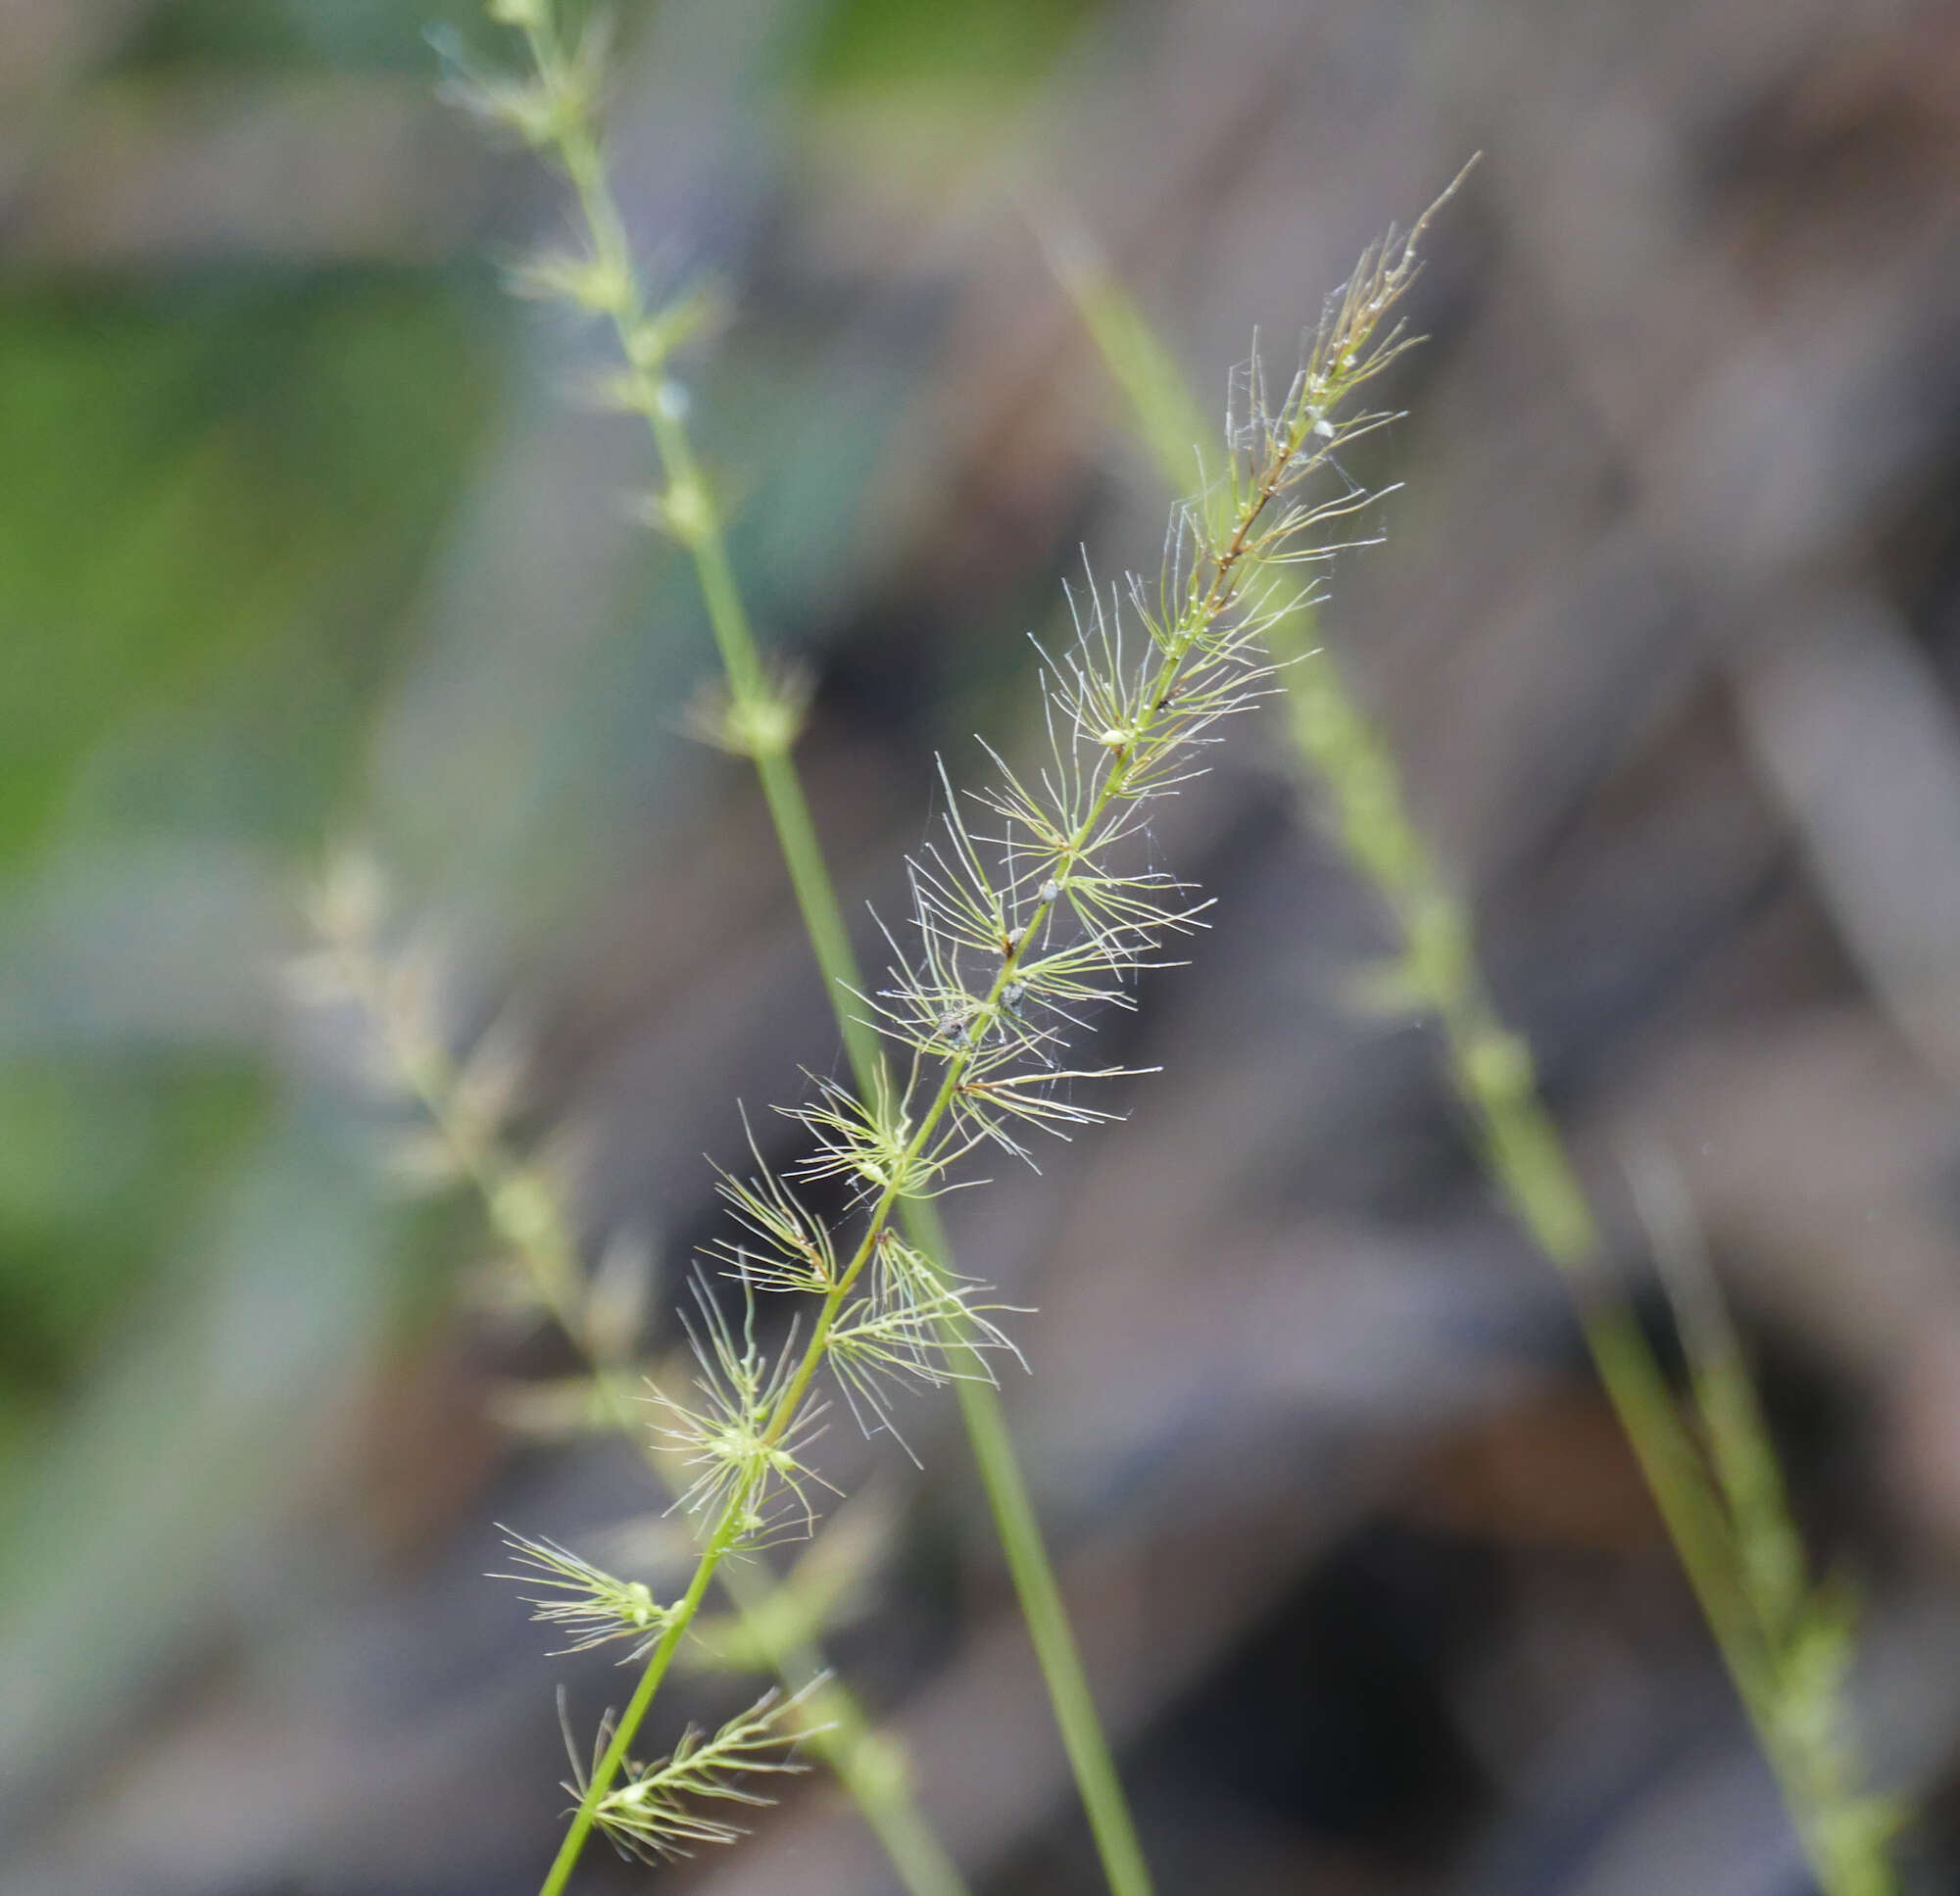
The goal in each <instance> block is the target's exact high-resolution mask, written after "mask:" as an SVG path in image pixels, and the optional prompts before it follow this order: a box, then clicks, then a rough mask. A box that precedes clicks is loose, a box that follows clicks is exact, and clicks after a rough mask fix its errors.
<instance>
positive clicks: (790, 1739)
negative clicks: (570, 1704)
mask: <svg viewBox="0 0 1960 1896" xmlns="http://www.w3.org/2000/svg"><path fill="white" fill-rule="evenodd" d="M811 1689H812V1688H810V1687H806V1688H805V1690H804V1691H802V1692H799V1693H797V1694H795V1695H794V1696H793V1697H788V1698H786V1697H784V1695H783V1694H782V1693H781V1692H779V1691H768V1692H764V1693H763V1694H762V1696H761V1697H760V1699H758V1700H757V1701H756V1703H755V1704H754V1705H752V1706H750V1708H749V1709H748V1710H747V1711H746V1712H743V1713H740V1714H738V1715H737V1716H736V1717H734V1718H732V1719H730V1720H729V1721H728V1723H727V1724H725V1725H724V1726H722V1727H721V1728H720V1729H719V1730H718V1731H717V1732H715V1734H714V1735H713V1736H712V1737H709V1736H707V1735H706V1734H705V1733H704V1732H702V1731H701V1730H700V1729H699V1728H698V1727H697V1726H688V1728H687V1729H686V1730H685V1731H683V1732H682V1733H681V1736H680V1742H679V1743H678V1744H676V1745H675V1746H674V1748H673V1750H672V1751H671V1752H669V1753H668V1754H667V1756H666V1757H664V1758H662V1759H660V1760H658V1761H657V1762H656V1763H654V1764H651V1765H640V1764H635V1763H633V1762H632V1761H630V1760H628V1761H627V1762H626V1764H625V1766H624V1768H623V1771H622V1772H621V1776H620V1781H619V1782H618V1783H617V1784H616V1785H615V1786H613V1788H612V1789H610V1790H608V1791H606V1792H605V1793H604V1794H603V1795H602V1796H601V1797H600V1798H599V1799H598V1802H597V1803H596V1805H595V1806H594V1814H593V1821H594V1823H595V1824H596V1825H597V1826H598V1828H599V1829H601V1830H602V1831H604V1832H605V1834H606V1836H607V1837H608V1839H609V1840H610V1841H611V1842H612V1844H613V1847H614V1848H615V1849H616V1850H617V1851H618V1852H619V1854H620V1855H621V1856H624V1857H636V1858H638V1859H639V1860H640V1861H641V1862H643V1863H659V1862H662V1861H663V1860H671V1859H673V1858H675V1857H687V1856H692V1855H693V1854H694V1846H696V1845H697V1844H703V1843H733V1842H735V1841H736V1839H737V1838H739V1837H741V1836H742V1835H743V1834H744V1833H745V1832H744V1826H743V1825H742V1824H741V1823H738V1822H736V1821H735V1820H734V1818H733V1817H732V1815H723V1814H721V1813H720V1812H719V1811H717V1810H715V1809H714V1808H713V1807H714V1806H717V1805H718V1806H723V1807H726V1806H729V1805H733V1806H735V1807H737V1808H738V1809H739V1808H748V1809H760V1808H761V1807H763V1806H765V1805H768V1804H771V1803H773V1802H774V1801H775V1800H774V1799H773V1798H771V1797H770V1796H769V1795H768V1794H767V1793H766V1792H765V1791H762V1790H760V1789H758V1788H757V1784H756V1780H757V1779H758V1778H763V1779H766V1778H769V1777H772V1776H773V1777H782V1776H795V1775H798V1774H801V1773H803V1772H805V1771H807V1770H809V1766H807V1765H805V1764H803V1763H801V1762H800V1761H799V1760H798V1759H797V1757H796V1754H795V1745H796V1741H797V1740H798V1738H799V1737H801V1736H804V1735H806V1733H805V1732H804V1731H803V1729H802V1728H801V1726H800V1724H799V1721H798V1714H799V1712H800V1711H801V1709H802V1705H803V1702H804V1700H805V1699H806V1698H807V1697H808V1696H809V1691H810V1690H811ZM559 1709H560V1718H561V1722H563V1719H564V1704H563V1701H562V1700H561V1703H560V1708H559ZM612 1741H613V1726H612V1724H611V1722H610V1721H602V1722H601V1724H600V1726H599V1734H598V1738H597V1741H596V1743H595V1746H594V1750H593V1763H592V1768H591V1770H589V1771H588V1769H587V1768H586V1766H585V1763H584V1761H583V1759H582V1758H581V1757H580V1755H579V1751H578V1746H577V1743H576V1741H575V1739H574V1738H573V1736H572V1734H571V1731H570V1728H569V1726H566V1728H565V1734H564V1743H565V1752H566V1755H567V1756H568V1757H569V1758H570V1760H571V1773H572V1774H571V1778H570V1779H569V1780H568V1781H567V1782H566V1784H565V1786H564V1789H565V1791H566V1792H567V1794H568V1795H570V1796H572V1797H575V1798H577V1799H578V1800H579V1801H580V1802H581V1803H583V1802H585V1801H586V1800H587V1799H588V1797H589V1796H590V1794H591V1786H592V1783H593V1780H594V1778H595V1777H596V1776H597V1774H598V1768H599V1760H600V1759H601V1758H602V1757H603V1756H604V1754H605V1752H606V1750H607V1748H608V1746H609V1745H610V1744H611V1743H612Z"/></svg>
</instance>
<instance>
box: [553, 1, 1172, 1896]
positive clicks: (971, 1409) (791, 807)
mask: <svg viewBox="0 0 1960 1896" xmlns="http://www.w3.org/2000/svg"><path fill="white" fill-rule="evenodd" d="M526 37H527V39H528V40H529V43H530V48H531V54H532V58H533V61H534V62H535V64H536V65H537V67H538V70H539V72H540V73H542V74H545V75H547V76H549V75H551V74H553V73H563V71H564V52H563V49H562V47H561V46H560V44H559V42H558V40H557V38H556V36H555V33H554V30H553V28H552V27H551V25H550V24H549V22H548V21H547V22H545V23H543V24H534V25H531V26H528V27H527V28H526ZM558 145H559V149H560V152H561V155H562V157H563V160H564V166H565V170H566V171H567V173H568V175H569V176H570V178H571V182H572V187H573V190H574V192H575V194H576V196H577V199H578V203H579V207H580V212H581V215H582V217H583V218H584V220H585V223H586V227H587V230H588V233H589V235H590V237H591V240H592V244H593V250H594V257H595V261H596V262H597V263H598V264H599V266H600V267H601V268H602V270H603V271H604V272H605V273H606V275H607V276H608V277H609V278H610V279H611V280H612V281H613V282H615V283H617V284H619V285H622V286H626V287H625V288H624V293H623V294H622V295H621V297H620V299H619V301H618V302H617V303H616V305H615V306H614V307H613V310H612V312H611V314H612V318H613V324H614V327H615V330H616V332H617V334H618V338H619V342H620V345H621V349H622V352H623V353H624V355H625V358H626V360H627V362H628V363H629V364H630V365H633V368H632V372H633V374H634V376H635V379H636V390H635V393H636V406H637V407H638V408H639V410H640V412H641V413H644V415H645V417H646V419H647V422H648V424H649V426H650V428H651V430H652V433H653V438H654V445H655V449H656V452H657V453H658V455H659V458H660V462H661V467H662V473H663V475H664V476H665V478H666V481H667V484H668V495H669V497H670V499H677V500H678V501H679V502H680V504H679V505H670V506H669V508H668V520H669V524H670V525H671V526H672V527H673V529H674V530H675V531H676V533H677V534H678V536H679V537H680V538H681V539H682V540H683V542H684V543H685V544H686V546H687V547H688V550H689V552H690V554H691V555H692V557H693V559H694V563H695V570H696V573H697V576H698V578H699V582H700V586H701V592H702V598H703V601H704V603H705V604H706V607H707V609H708V617H709V623H710V627H711V631H712V633H713V637H714V642H715V647H716V649H717V651H718V652H719V654H720V656H721V662H722V667H723V670H724V672H725V674H726V678H727V684H728V689H729V693H730V698H731V701H732V703H733V705H736V706H738V707H739V706H743V705H755V704H759V703H760V702H763V701H765V700H766V698H767V694H768V683H767V677H766V673H765V669H764V666H763V664H762V660H761V656H760V652H759V650H758V648H757V645H756V640H755V635H754V632H753V630H752V628H751V626H750V623H749V617H748V612H747V609H746V608H745V607H744V604H743V601H742V596H741V592H740V589H739V587H738V585H737V584H736V580H735V576H734V571H733V567H732V565H731V563H730V560H729V558H728V553H727V545H726V541H725V538H724V536H723V534H722V531H721V525H720V521H719V518H718V516H717V514H716V512H715V510H714V507H713V504H712V501H711V497H710V495H709V491H708V485H707V482H706V480H705V479H704V477H703V474H702V471H701V468H700V464H699V462H698V460H697V457H696V455H695V452H694V447H693V443H692V440H691V438H690V436H689V433H688V429H687V425H686V422H685V419H684V418H683V415H682V413H681V412H680V409H679V407H678V405H677V404H676V403H675V402H673V401H672V400H670V399H667V398H666V395H665V392H664V391H663V390H662V387H661V386H660V384H659V383H658V382H657V380H656V379H655V373H654V370H653V368H652V367H651V366H649V365H644V364H643V363H641V361H640V360H639V352H638V351H637V350H636V347H635V338H636V335H637V333H638V331H639V329H640V325H641V323H642V321H643V319H644V315H645V312H644V309H643V298H642V293H641V291H640V289H639V280H638V275H637V272H636V271H635V269H634V267H633V264H632V255H631V249H630V246H629V245H628V243H627V241H626V237H625V232H624V229H623V226H622V224H621V222H620V219H619V216H618V211H617V207H616V206H615V204H614V203H613V196H612V192H611V188H610V186H609V184H608V181H607V176H606V170H605V164H604V160H603V157H602V154H601V153H600V150H599V147H598V143H597V140H596V137H595V136H594V134H593V131H592V128H591V124H590V122H589V120H587V119H586V118H585V117H584V115H582V114H568V115H566V116H565V118H564V121H563V122H562V127H561V130H560V134H559V138H558ZM774 728H775V729H776V730H777V731H779V732H780V738H779V740H777V741H766V740H764V741H752V742H751V743H750V744H749V745H748V746H747V747H746V748H747V750H748V754H749V755H750V756H751V758H752V760H753V761H754V763H755V767H756V771H757V775H758V777H759V778H760V783H761V787H762V793H763V797H764V799H765V800H766V802H767V804H768V808H769V815H770V819H771V821H772V823H773V824H774V827H775V832H776V837H777V842H778V845H779V847H780V849H781V852H782V856H783V861H784V864H785V866H786V867H787V869H788V871H789V876H790V881H791V885H792V887H793V889H794V891H795V894H796V899H797V904H798V907H799V909H800V910H801V912H802V915H803V921H804V926H805V929H806V931H807V933H808V935H809V943H810V948H811V950H812V952H813V954H814V956H815V959H816V963H817V967H818V971H819V973H820V974H821V976H822V979H823V986H824V991H825V993H826V995H827V996H828V997H829V1000H830V1004H831V1007H832V1010H833V1012H834V1013H835V1015H836V1019H837V1026H838V1031H839V1033H840V1035H841V1036H842V1038H843V1042H844V1046H845V1050H846V1053H847V1055H848V1057H849V1059H850V1062H851V1067H852V1071H853V1074H854V1076H855V1078H856V1080H857V1084H858V1092H859V1094H860V1096H861V1097H863V1098H865V1099H869V1098H872V1097H874V1096H875V1095H876V1092H877V1089H878V1087H879V1084H880V1078H881V1070H882V1056H881V1054H880V1050H879V1045H878V1040H877V1036H876V1034H875V1033H874V1032H873V1031H872V1029H871V1028H870V1027H869V1026H868V1025H867V1024H866V1023H865V1022H864V1021H863V1020H862V1019H861V1018H860V1017H859V1016H858V1014H857V1013H856V1012H855V1011H854V1009H853V1007H852V1005H851V999H850V997H851V994H852V993H853V991H858V990H861V988H862V982H861V979H860V977H859V974H858V965H857V959H856V956H855V955H854V953H853V951H852V948H851V939H850V935H849V932H848V931H847V929H846V928H845V925H844V919H843V914H842V910H841V907H840V905H839V902H838V899H837V892H836V887H835V884H834V882H833V881H832V879H831V876H830V873H829V869H828V867H827V865H826V863H825V860H824V856H823V851H822V846H821V844H820V842H819V840H818V838H817V834H816V828H815V825H814V823H813V822H812V820H811V818H810V812H809V800H808V798H807V797H806V795H805V793H804V788H803V782H802V779H801V776H800V775H799V773H798V771H797V768H796V764H795V762H794V761H793V760H792V758H791V756H790V754H789V747H790V744H791V742H792V741H793V736H794V731H793V726H792V723H791V721H790V720H788V719H783V720H781V721H780V722H779V723H778V724H777V725H776V726H775V727H774ZM950 1096H951V1095H950V1093H949V1094H946V1095H945V1096H944V1097H943V1098H942V1101H941V1105H940V1110H942V1111H943V1109H944V1098H946V1097H950ZM934 1117H935V1119H936V1117H937V1115H936V1114H935V1115H934ZM901 1216H902V1218H903V1220H904V1222H905V1225H906V1228H907V1234H908V1236H909V1237H910V1238H911V1240H912V1241H913V1243H914V1245H915V1247H916V1248H917V1249H918V1251H919V1252H920V1254H921V1255H922V1256H924V1257H925V1259H926V1260H927V1262H928V1263H929V1264H930V1265H931V1266H932V1267H933V1268H934V1269H936V1270H938V1271H940V1272H942V1273H947V1272H950V1271H951V1270H952V1268H953V1266H952V1251H951V1248H950V1245H949V1243H948V1240H947V1236H946V1233H945V1230H944V1228H943V1226H942V1225H941V1223H940V1220H939V1218H938V1217H937V1215H936V1213H935V1212H934V1211H933V1210H932V1209H931V1207H930V1206H929V1205H927V1204H926V1203H924V1202H923V1201H919V1200H914V1201H910V1202H908V1203H907V1204H906V1205H905V1206H904V1207H903V1208H902V1212H901ZM864 1254H865V1255H868V1251H867V1252H865V1253H864ZM848 1283H849V1279H848V1278H847V1280H846V1286H845V1287H841V1288H840V1291H839V1293H838V1294H837V1295H835V1296H833V1297H832V1298H831V1299H829V1300H828V1301H827V1303H826V1307H825V1309H824V1311H823V1313H822V1315H821V1316H820V1317H819V1320H818V1327H817V1330H816V1333H815V1335H814V1336H813V1337H812V1339H811V1340H812V1349H813V1352H815V1353H811V1354H809V1355H808V1356H807V1357H806V1360H805V1365H804V1371H803V1374H802V1376H801V1379H800V1381H799V1383H798V1385H797V1392H798V1394H799V1395H800V1393H801V1389H802V1387H803V1386H804V1385H806V1384H807V1383H808V1380H809V1372H811V1371H813V1369H814V1367H815V1363H816V1360H817V1353H820V1348H821V1342H822V1340H823V1339H824V1338H825V1337H827V1336H828V1334H829V1330H830V1326H831V1323H832V1321H833V1319H834V1316H835V1312H836V1309H837V1307H838V1304H839V1303H840V1302H841V1290H842V1288H848ZM958 1400H959V1409H960V1415H961V1419H962V1421H963V1423H964V1425H965V1428H966V1434H967V1438H968V1441H969V1443H970V1444H971V1448H972V1452H973V1457H974V1462H975V1466H976V1467H977V1469H978V1471H979V1474H980V1479H981V1483H982V1486H983V1488H984V1489H985V1491H986V1494H987V1500H988V1505H989V1508H990V1510H991V1511H992V1513H993V1517H994V1522H995V1527H996V1530H997V1531H998V1532H999V1534H1000V1536H1001V1542H1002V1546H1003V1548H1004V1550H1005V1554H1006V1558H1007V1563H1008V1570H1009V1573H1010V1575H1011V1578H1012V1580H1013V1583H1014V1587H1015V1591H1016V1594H1017V1596H1018V1598H1019V1600H1020V1605H1021V1611H1022V1616H1023V1618H1024V1619H1025V1621H1026V1623H1027V1627H1028V1632H1029V1637H1030V1639H1031V1641H1032V1643H1033V1646H1034V1649H1035V1655H1036V1659H1037V1661H1038V1663H1039V1665H1040V1667H1041V1671H1042V1676H1043V1678H1044V1679H1045V1681H1046V1682H1047V1685H1048V1691H1049V1698H1050V1702H1051V1705H1052V1707H1053V1710H1054V1718H1055V1723H1056V1726H1058V1728H1059V1730H1060V1733H1061V1738H1062V1744H1063V1748H1064V1750H1065V1752H1066V1754H1067V1757H1068V1760H1069V1764H1070V1767H1071V1769H1072V1771H1073V1773H1074V1774H1075V1779H1076V1785H1077V1790H1078V1793H1079V1795H1080V1796H1081V1798H1082V1802H1083V1807H1084V1809H1085V1811H1086V1812H1087V1814H1088V1817H1089V1822H1090V1826H1091V1829H1092V1831H1093V1833H1094V1835H1095V1838H1096V1843H1097V1847H1098V1850H1099V1851H1100V1853H1101V1855H1102V1858H1103V1869H1104V1873H1105V1876H1106V1879H1107V1881H1108V1884H1109V1887H1110V1889H1111V1891H1112V1892H1114V1896H1150V1892H1151V1888H1152V1884H1151V1879H1150V1875H1149V1872H1148V1871H1147V1869H1146V1867H1145V1862H1144V1856H1143V1848H1142V1845H1141V1843H1140V1842H1139V1840H1138V1837H1137V1833H1136V1825H1135V1822H1134V1820H1133V1818H1132V1817H1131V1814H1130V1810H1129V1805H1128V1802H1127V1800H1126V1799H1125V1797H1124V1794H1123V1789H1122V1783H1121V1780H1120V1777H1119V1776H1118V1774H1117V1771H1116V1765H1115V1760H1114V1757H1113V1755H1112V1752H1111V1749H1110V1745H1109V1740H1108V1737H1107V1734H1106V1733H1105V1732H1104V1730H1103V1724H1102V1721H1101V1719H1100V1717H1099V1716H1098V1714H1097V1711H1096V1703H1095V1697H1094V1694H1093V1692H1092V1691H1091V1688H1090V1684H1089V1678H1088V1675H1087V1673H1086V1672H1085V1670H1084V1668H1083V1665H1082V1659H1081V1654H1080V1652H1079V1650H1078V1649H1077V1646H1076V1642H1075V1638H1074V1635H1073V1632H1072V1630H1071V1629H1070V1626H1069V1623H1068V1615H1067V1611H1066V1608H1065V1606H1064V1605H1063V1603H1062V1599H1061V1590H1060V1587H1059V1585H1058V1583H1057V1582H1056V1580H1055V1575H1054V1563H1053V1561H1052V1560H1051V1558H1050V1556H1049V1552H1048V1548H1047V1545H1046V1543H1045V1541H1044V1539H1043V1535H1042V1531H1041V1524H1040V1520H1039V1518H1038V1516H1037V1515H1036V1513H1035V1509H1034V1504H1033V1501H1032V1499H1031V1497H1030V1495H1029V1493H1028V1488H1027V1483H1026V1481H1025V1479H1024V1478H1023V1476H1022V1473H1021V1469H1020V1464H1019V1459H1018V1456H1017V1455H1016V1452H1015V1449H1014V1445H1013V1440H1012V1436H1011V1434H1009V1431H1008V1428H1007V1422H1006V1416H1005V1409H1004V1407H1003V1404H1002V1401H1001V1397H1000V1394H999V1391H998V1390H997V1389H996V1388H995V1387H994V1386H993V1385H992V1383H991V1382H990V1381H988V1380H986V1379H985V1378H983V1377H971V1378H967V1377H962V1378H960V1379H958ZM792 1413H794V1411H793V1410H786V1411H784V1412H783V1414H784V1418H785V1420H787V1417H788V1415H789V1414H792ZM869 1814H870V1812H869V1807H867V1815H869ZM878 1821H879V1820H878V1819H876V1818H874V1819H873V1822H874V1823H877V1822H878ZM884 1821H885V1822H886V1823H888V1824H889V1823H891V1821H892V1814H891V1812H890V1811H889V1810H887V1811H885V1812H884ZM882 1834H883V1831H882V1830H881V1835H882ZM888 1847H889V1840H888Z"/></svg>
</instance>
